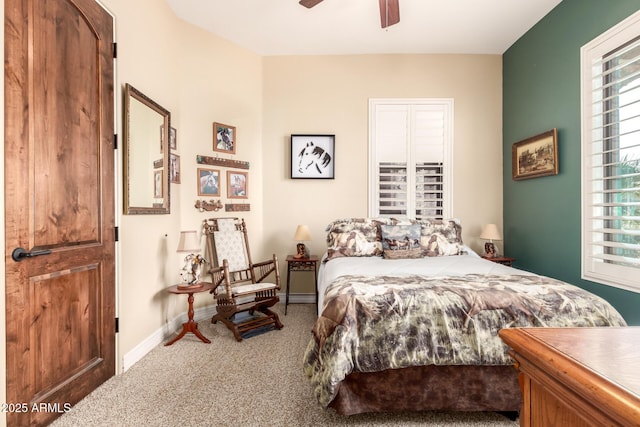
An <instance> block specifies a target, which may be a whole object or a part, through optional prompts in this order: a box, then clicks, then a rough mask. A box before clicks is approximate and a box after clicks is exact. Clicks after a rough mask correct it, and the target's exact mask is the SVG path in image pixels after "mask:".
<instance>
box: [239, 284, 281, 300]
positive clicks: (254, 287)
mask: <svg viewBox="0 0 640 427" xmlns="http://www.w3.org/2000/svg"><path fill="white" fill-rule="evenodd" d="M275 288H276V285H275V283H249V284H246V285H238V286H233V287H232V288H231V293H232V294H233V296H234V297H237V296H240V295H247V294H252V293H256V292H261V291H268V290H270V289H275Z"/></svg>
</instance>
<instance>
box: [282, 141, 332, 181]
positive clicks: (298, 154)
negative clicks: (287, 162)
mask: <svg viewBox="0 0 640 427" xmlns="http://www.w3.org/2000/svg"><path fill="white" fill-rule="evenodd" d="M335 146H336V136H335V135H291V178H292V179H296V178H304V179H334V178H335V163H336V159H335Z"/></svg>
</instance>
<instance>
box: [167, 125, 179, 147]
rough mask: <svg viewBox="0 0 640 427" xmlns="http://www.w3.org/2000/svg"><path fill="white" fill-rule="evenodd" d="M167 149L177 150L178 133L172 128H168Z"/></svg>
mask: <svg viewBox="0 0 640 427" xmlns="http://www.w3.org/2000/svg"><path fill="white" fill-rule="evenodd" d="M169 148H170V149H172V150H175V149H177V148H178V131H177V130H176V128H174V127H169Z"/></svg>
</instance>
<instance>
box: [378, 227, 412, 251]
mask: <svg viewBox="0 0 640 427" xmlns="http://www.w3.org/2000/svg"><path fill="white" fill-rule="evenodd" d="M380 229H381V232H382V249H383V256H384V258H385V259H399V258H422V248H421V247H420V230H421V227H420V225H419V224H415V225H381V226H380Z"/></svg>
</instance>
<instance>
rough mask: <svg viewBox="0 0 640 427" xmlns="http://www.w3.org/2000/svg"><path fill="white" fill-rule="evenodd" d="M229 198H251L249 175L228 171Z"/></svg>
mask: <svg viewBox="0 0 640 427" xmlns="http://www.w3.org/2000/svg"><path fill="white" fill-rule="evenodd" d="M227 197H228V198H230V199H248V198H249V173H248V172H239V171H227Z"/></svg>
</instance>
